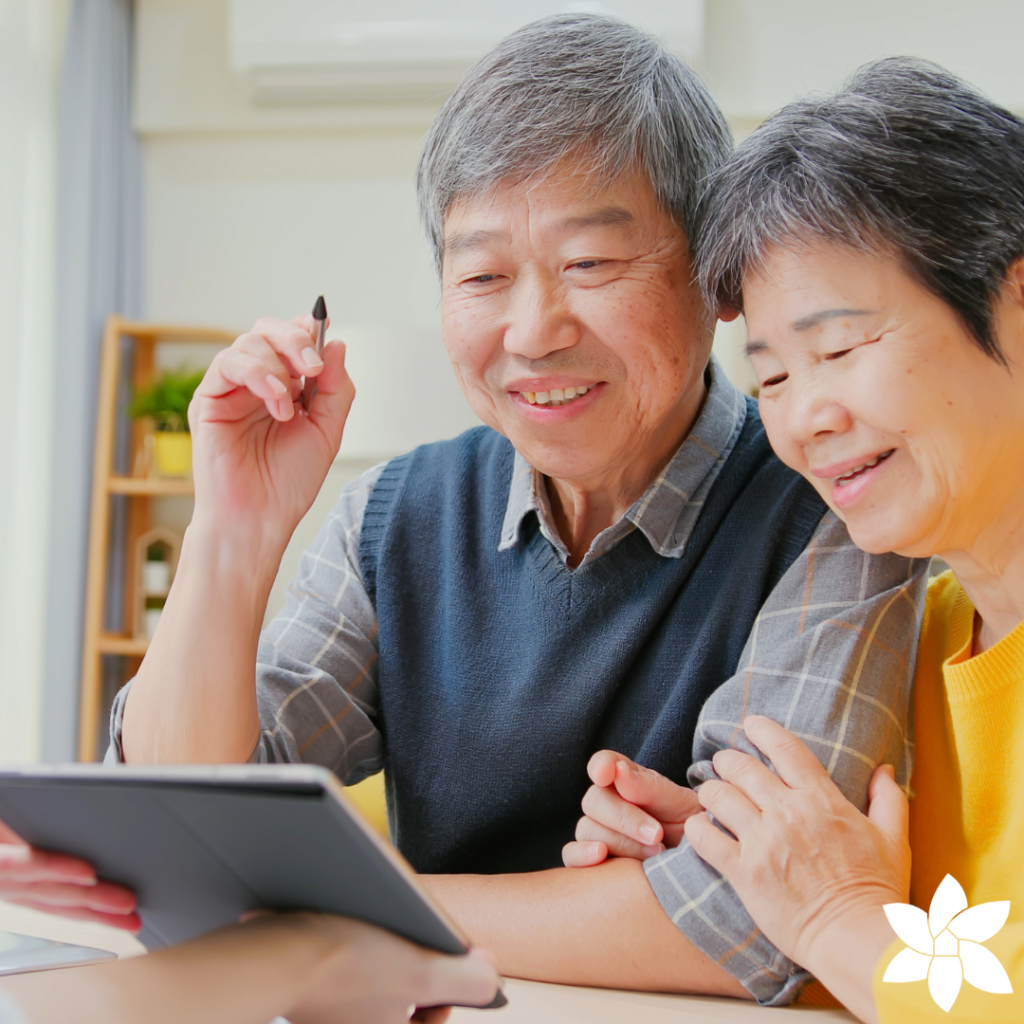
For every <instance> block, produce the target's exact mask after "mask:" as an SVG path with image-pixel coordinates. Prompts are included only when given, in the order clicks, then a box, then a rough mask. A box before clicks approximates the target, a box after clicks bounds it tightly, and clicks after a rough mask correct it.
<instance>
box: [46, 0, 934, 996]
mask: <svg viewBox="0 0 1024 1024" xmlns="http://www.w3.org/2000/svg"><path fill="white" fill-rule="evenodd" d="M729 148H730V137H729V132H728V128H727V126H726V124H725V121H724V119H723V118H722V116H721V114H720V113H719V111H718V110H717V109H716V108H715V106H714V104H713V102H712V101H711V99H710V98H709V96H708V94H707V92H706V90H705V89H704V87H703V85H702V84H701V83H700V81H699V80H698V79H697V77H696V76H695V75H694V73H693V71H692V70H691V69H689V68H688V67H686V65H685V64H683V63H682V62H681V61H680V60H679V59H678V58H676V57H674V56H672V55H671V54H670V53H668V52H666V51H665V49H664V48H663V47H662V46H661V45H660V44H659V43H658V42H657V41H656V40H654V39H651V38H650V37H648V36H645V35H644V34H643V33H641V32H639V31H637V30H636V29H634V28H632V27H630V26H627V25H624V24H622V23H621V22H617V21H614V20H612V19H608V18H601V17H592V16H586V15H569V16H562V17H557V18H553V19H548V20H544V21H540V22H537V23H535V24H532V25H528V26H526V27H525V28H523V29H522V30H520V31H518V32H516V33H514V34H513V35H511V36H510V37H508V38H507V39H506V40H504V41H503V42H502V43H500V44H499V45H498V46H497V47H496V48H495V49H494V51H492V52H491V53H490V54H488V55H486V56H485V57H484V58H482V59H481V61H480V62H479V63H478V64H477V65H476V66H475V67H474V68H472V69H471V70H470V71H469V72H468V74H467V75H466V78H465V79H464V81H463V82H462V83H461V84H460V86H459V87H458V88H457V89H456V90H455V92H454V93H453V95H452V96H451V97H450V98H449V100H448V101H447V102H446V103H445V105H444V107H443V109H442V110H441V111H440V113H439V115H438V117H437V119H436V121H435V123H434V125H433V127H432V128H431V130H430V133H429V135H428V138H427V141H426V145H425V148H424V152H423V157H422V159H421V162H420V168H419V174H418V184H419V195H420V205H421V211H422V214H423V219H424V222H425V224H426V226H427V229H428V234H429V237H430V239H431V241H432V244H433V246H434V251H435V255H436V259H437V266H438V268H439V271H440V279H441V302H440V307H441V324H442V334H443V338H444V343H445V346H446V349H447V353H448V356H449V358H450V360H451V363H452V366H453V368H454V371H455V374H456V377H457V378H458V381H459V384H460V386H461V388H462V390H463V393H464V394H465V397H466V399H467V401H468V402H469V403H470V405H471V406H472V408H473V410H474V411H475V412H476V413H477V414H478V415H479V417H480V419H481V420H483V422H484V423H485V424H486V426H482V427H479V428H477V429H476V430H472V431H469V432H468V433H466V434H464V435H463V436H461V437H459V438H456V439H454V440H452V441H449V442H443V443H439V444H432V445H426V446H424V447H422V448H420V449H418V450H416V451H415V452H411V453H408V454H406V455H401V456H399V457H398V458H395V459H393V460H391V461H389V462H388V463H386V464H385V465H383V466H379V467H376V468H375V469H373V470H372V471H370V472H369V473H367V474H365V475H364V476H363V477H361V478H360V479H359V480H357V481H356V482H354V483H353V484H352V485H351V486H349V487H347V488H346V489H345V491H344V492H343V494H342V495H341V498H340V501H339V503H338V505H337V507H336V508H335V510H334V512H333V513H332V515H331V517H330V519H329V520H328V522H327V523H326V524H325V526H324V528H323V530H322V531H321V533H320V535H319V536H318V538H317V539H316V541H315V542H314V543H313V545H312V547H311V548H310V549H309V551H308V552H307V554H306V556H305V557H304V560H303V562H302V564H301V567H300V571H299V578H298V580H297V581H296V583H295V584H294V585H293V586H292V588H291V590H290V596H289V601H288V605H287V607H286V609H285V610H284V612H283V613H282V615H281V616H279V617H278V618H277V620H276V621H275V622H274V623H273V624H271V626H270V627H269V629H268V630H267V631H266V632H265V634H264V635H263V637H262V639H261V638H260V627H261V624H262V620H263V615H264V610H265V606H266V601H267V595H268V591H269V587H270V584H271V582H272V580H273V579H274V576H275V574H276V572H277V569H278V563H279V561H280V557H281V554H282V552H283V551H284V548H285V546H286V544H287V543H288V540H289V537H290V536H291V534H292V531H293V530H294V528H295V526H296V524H297V523H298V521H299V519H300V518H301V516H302V515H303V513H304V512H305V510H306V509H307V508H308V507H309V505H310V503H311V501H312V500H313V498H314V496H315V495H316V493H317V491H318V490H319V488H320V486H321V483H322V481H323V479H324V475H325V474H326V472H327V469H328V467H329V465H330V462H331V460H332V459H333V458H334V455H335V453H336V452H337V448H338V444H339V441H340V438H341V433H342V427H343V424H344V420H345V416H346V413H347V411H348V407H349V404H350V402H351V401H352V394H353V388H352V384H351V382H350V381H349V379H348V377H347V376H346V374H345V370H344V366H343V361H342V347H341V346H340V344H337V343H335V344H332V345H330V346H328V348H327V349H326V351H325V353H324V356H323V360H322V361H321V359H320V357H319V356H317V354H316V352H315V350H314V349H313V348H312V347H311V345H312V338H311V335H310V327H311V325H310V323H309V319H308V318H305V319H300V320H298V321H296V322H294V323H284V322H281V321H271V320H264V321H260V322H259V323H258V324H257V325H256V327H255V328H254V329H253V331H251V332H248V333H246V334H244V335H242V336H241V337H240V338H239V339H238V340H237V341H236V342H235V343H234V344H233V345H232V346H231V347H230V348H229V349H227V350H226V351H225V352H223V353H222V354H221V355H220V356H219V357H218V358H217V360H216V361H215V362H214V364H213V366H212V367H211V368H210V371H209V373H208V374H207V376H206V378H205V380H204V382H203V384H202V386H201V387H200V389H199V390H198V392H197V394H196V400H195V402H194V403H193V406H192V409H191V410H190V418H191V425H192V437H193V445H194V452H195V461H194V476H195V491H196V499H195V514H194V517H193V520H192V523H191V525H190V526H189V529H188V532H187V534H186V536H185V541H184V545H183V548H182V554H181V560H180V562H179V565H178V570H177V575H176V578H175V582H174V587H173V589H172V592H171V594H170V596H169V598H168V601H167V606H166V608H165V610H164V613H163V615H162V617H161V620H160V628H159V630H158V632H157V635H156V637H155V638H154V640H153V643H152V645H151V647H150V648H149V652H148V654H147V655H146V659H145V662H144V663H143V665H142V668H141V670H140V672H139V674H138V676H137V678H136V679H135V681H134V683H133V684H132V685H131V687H130V689H128V690H126V691H123V692H122V693H121V695H120V696H119V698H118V700H117V702H116V705H115V710H114V716H113V734H112V755H111V756H112V757H115V758H116V757H118V756H120V757H123V758H124V759H125V760H128V761H143V760H161V759H162V760H178V761H181V760H193V761H206V762H211V761H213V762H215V761H245V760H246V759H248V758H250V757H254V758H257V759H261V760H274V761H309V762H315V763H319V764H323V765H326V766H328V767H330V768H331V769H332V770H334V771H335V772H336V773H337V774H338V775H339V776H340V777H341V778H343V779H344V780H346V781H357V780H359V779H360V778H362V777H364V776H366V775H368V774H371V773H373V772H376V771H379V770H380V769H381V768H382V767H384V768H385V769H386V777H387V788H388V802H389V812H390V817H391V824H392V834H393V837H394V839H395V842H396V844H397V845H398V847H399V849H400V850H401V851H402V852H403V853H404V854H405V855H406V857H407V858H408V859H409V861H410V862H411V863H412V864H413V866H414V867H415V868H416V869H417V870H419V871H421V872H423V873H424V874H425V877H424V884H425V885H427V886H428V887H429V888H430V889H431V890H432V891H433V893H434V894H435V895H436V896H437V897H438V899H439V900H440V901H441V902H442V903H443V904H444V905H445V906H446V908H447V909H448V910H449V912H450V913H451V914H452V915H453V917H455V919H456V920H458V921H460V923H462V924H463V926H464V927H465V929H466V931H467V932H468V933H469V934H470V935H472V936H473V937H474V938H475V939H476V940H477V941H479V942H481V943H482V944H484V945H486V946H487V947H488V948H489V949H491V950H493V951H494V952H495V954H496V955H497V957H498V962H499V967H500V968H501V969H502V970H503V971H504V972H506V973H510V974H516V975H519V976H525V977H530V978H539V979H545V980H552V981H562V982H575V983H582V984H597V985H612V986H621V987H631V988H651V989H659V990H665V989H675V990H683V991H700V992H716V993H732V994H737V995H744V994H747V993H748V992H749V993H751V994H753V995H756V996H757V997H758V998H761V999H764V1000H766V1001H770V1000H773V999H777V998H780V997H781V998H784V997H785V986H786V985H787V984H788V979H789V978H790V976H791V965H790V964H789V962H788V960H787V959H786V957H785V956H783V954H781V953H780V952H779V951H778V950H777V949H776V948H775V947H774V946H773V945H772V944H771V943H770V942H769V941H768V940H767V939H766V938H765V937H764V936H763V935H762V934H761V933H760V932H758V930H757V928H756V927H755V926H754V924H753V922H752V921H751V920H750V917H749V916H748V914H747V913H746V911H745V910H744V909H743V907H742V905H741V904H740V902H739V901H738V900H737V898H736V895H735V893H733V892H732V891H731V890H729V889H728V887H727V886H723V885H722V884H721V878H720V877H719V876H718V875H717V874H716V873H715V872H714V871H713V870H712V869H711V868H709V867H708V866H707V864H705V863H704V862H703V861H702V860H701V859H700V858H699V857H697V856H696V855H695V854H693V853H692V851H690V853H689V855H688V856H681V857H675V858H672V859H671V861H670V862H668V863H666V864H665V865H664V866H663V868H661V869H660V870H659V871H657V872H656V873H654V874H651V875H648V874H647V873H645V871H644V870H643V868H642V867H641V866H640V865H639V864H637V863H636V862H634V861H627V860H618V861H615V862H613V863H609V864H608V865H605V866H603V867H601V868H599V869H597V870H595V871H593V872H572V871H568V870H567V869H565V868H563V867H561V864H560V852H561V848H562V846H563V844H564V843H565V842H566V841H568V840H569V839H571V838H572V834H573V828H574V827H575V824H576V819H577V817H578V815H579V802H580V799H581V798H582V796H583V794H584V792H585V791H586V788H587V776H586V764H587V761H588V759H589V758H590V756H591V755H592V754H593V753H594V751H596V750H599V749H601V748H602V747H607V746H611V745H616V746H619V747H620V748H621V749H623V750H624V751H625V752H626V753H628V754H629V755H630V756H633V757H640V758H644V759H647V760H649V762H650V763H651V764H652V765H653V766H654V767H656V768H658V769H659V770H660V771H661V772H663V773H664V774H665V775H666V776H668V777H669V778H673V779H676V780H678V781H682V780H683V779H685V778H686V773H687V770H688V769H690V767H691V765H692V764H693V763H694V762H698V763H699V766H698V768H697V769H696V770H697V771H704V772H707V771H709V770H710V761H709V759H710V757H711V755H712V754H713V753H714V752H715V751H716V750H717V749H719V748H720V747H722V746H725V745H728V742H729V737H730V736H731V735H732V734H733V732H734V731H735V730H736V729H738V728H739V727H740V722H741V720H742V715H743V712H744V710H745V709H747V710H749V709H754V708H756V709H760V710H761V711H763V712H764V713H766V714H768V713H770V714H777V715H782V714H786V715H788V716H789V719H788V720H789V721H791V722H792V723H793V724H794V725H795V726H796V727H797V728H799V729H800V731H801V733H802V734H804V735H806V736H808V737H810V738H813V740H814V741H815V742H816V743H817V744H819V746H820V749H821V750H823V751H825V750H827V751H830V752H831V756H830V764H829V767H830V770H831V772H832V774H833V776H834V777H835V779H836V782H837V784H838V785H839V786H840V787H841V789H842V791H843V792H844V793H845V794H846V795H847V796H848V797H849V798H850V799H852V800H855V801H858V802H860V801H863V800H864V799H866V795H867V786H868V780H869V778H870V775H871V771H872V769H873V768H874V766H875V765H877V764H879V763H880V762H882V761H891V762H892V763H894V764H896V765H897V768H898V771H899V772H900V773H901V778H903V779H904V780H905V777H906V772H907V769H908V765H907V761H906V758H905V756H904V753H905V737H904V733H903V729H904V724H905V721H906V712H907V706H908V699H909V698H908V693H909V670H908V662H909V659H910V655H911V654H912V652H913V646H914V643H915V641H916V619H917V616H916V607H915V603H916V600H917V594H918V592H919V591H921V592H923V582H922V585H921V586H920V587H919V581H922V576H921V575H919V574H923V564H922V563H916V562H914V561H913V560H911V559H907V558H903V557H900V556H895V555H885V556H869V555H865V554H864V553H863V552H862V551H860V550H858V549H857V548H856V547H855V546H854V545H853V543H852V542H851V541H850V539H849V536H848V534H847V532H846V530H845V528H844V527H843V525H842V523H841V522H840V521H839V520H838V519H837V518H836V517H835V516H834V515H832V514H831V513H828V511H827V509H826V506H825V504H824V502H823V501H822V500H821V498H820V497H819V496H818V495H817V494H816V493H815V491H814V489H813V488H811V487H810V486H808V484H807V483H806V482H805V481H803V480H802V479H801V478H800V477H799V476H798V475H797V474H795V473H793V472H792V471H791V470H789V469H787V468H786V467H785V466H783V465H782V464H781V463H780V462H779V461H778V459H777V458H776V457H775V456H774V455H773V454H772V453H771V450H770V447H769V445H768V442H767V440H766V438H765V436H764V431H763V429H762V427H761V424H760V421H759V419H758V416H757V412H756V408H755V406H754V403H753V402H751V401H748V400H747V399H745V398H744V396H743V395H741V394H740V393H739V392H738V391H737V390H736V388H734V387H733V386H732V385H731V384H730V383H729V382H728V381H727V380H726V379H725V378H724V377H723V375H722V374H721V373H720V372H719V371H718V369H717V368H716V366H715V364H714V363H713V362H711V361H710V350H711V341H712V328H713V325H714V322H715V316H714V311H713V310H711V309H709V308H708V306H707V305H706V304H705V303H704V301H703V300H702V296H701V292H700V290H699V288H698V287H696V286H695V284H694V281H693V260H694V256H695V253H696V252H697V246H696V245H695V243H694V241H693V239H695V238H698V237H699V234H700V227H701V211H700V205H699V200H700V196H701V194H702V191H703V188H704V182H705V180H706V179H707V177H708V176H709V175H710V174H711V173H712V172H714V171H715V170H716V169H717V168H718V166H719V165H720V164H721V163H722V162H723V161H724V159H725V158H726V156H727V154H728V151H729ZM382 272H386V268H382ZM400 287H401V283H400V282H398V283H397V287H396V290H399V295H398V301H401V300H400ZM341 292H342V294H344V288H342V289H341ZM395 372H396V373H397V372H401V368H400V367H396V370H395ZM306 374H308V375H310V376H317V379H318V382H319V384H318V388H319V390H318V395H317V398H316V400H315V401H314V403H313V406H312V408H311V410H310V412H309V415H306V414H305V412H304V411H303V410H302V409H301V407H300V406H299V405H297V403H296V399H297V396H298V394H299V389H300V386H301V378H302V377H303V375H306ZM705 704H706V706H707V708H709V709H710V711H709V712H708V714H707V715H706V719H705V721H706V723H707V726H706V728H705V730H704V733H703V735H702V736H701V737H700V740H699V742H697V743H696V744H695V743H694V739H695V733H694V730H695V725H696V721H697V716H698V714H699V712H700V709H701V707H702V706H705ZM851 707H855V708H856V715H855V716H854V715H851V714H850V709H851ZM711 723H713V724H711ZM652 842H656V841H654V840H652ZM63 891H64V893H65V895H67V889H66V888H65V889H64V890H63ZM68 898H70V899H73V895H71V896H68Z"/></svg>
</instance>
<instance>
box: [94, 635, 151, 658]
mask: <svg viewBox="0 0 1024 1024" xmlns="http://www.w3.org/2000/svg"><path fill="white" fill-rule="evenodd" d="M96 646H97V649H98V650H99V652H100V654H128V655H135V656H137V657H140V658H141V657H142V655H144V654H145V653H146V648H147V647H149V641H148V640H147V639H146V638H145V637H141V638H139V637H134V636H118V635H117V634H116V633H100V638H99V643H98V644H97V645H96Z"/></svg>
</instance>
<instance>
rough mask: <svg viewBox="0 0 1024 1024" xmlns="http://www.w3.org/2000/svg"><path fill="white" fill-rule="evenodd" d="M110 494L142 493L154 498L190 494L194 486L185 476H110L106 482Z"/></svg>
mask: <svg viewBox="0 0 1024 1024" xmlns="http://www.w3.org/2000/svg"><path fill="white" fill-rule="evenodd" d="M107 489H108V490H109V491H110V493H111V494H144V495H148V496H150V497H155V498H165V497H176V496H181V495H185V496H188V495H192V494H194V493H195V486H194V485H193V483H192V481H191V480H190V479H187V478H182V479H179V478H177V477H154V478H153V479H149V478H148V477H138V476H112V477H111V478H110V480H109V481H108V483H107Z"/></svg>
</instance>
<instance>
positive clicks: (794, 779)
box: [743, 715, 831, 789]
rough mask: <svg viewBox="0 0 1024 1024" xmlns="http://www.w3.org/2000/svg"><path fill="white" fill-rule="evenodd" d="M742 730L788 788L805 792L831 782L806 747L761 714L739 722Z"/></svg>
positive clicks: (787, 731) (799, 740)
mask: <svg viewBox="0 0 1024 1024" xmlns="http://www.w3.org/2000/svg"><path fill="white" fill-rule="evenodd" d="M743 731H744V732H745V733H746V734H747V739H748V740H750V742H751V743H753V744H754V746H755V747H757V749H758V750H760V751H761V753H762V754H764V756H765V757H767V758H768V760H769V761H771V763H772V764H773V765H774V766H775V770H776V772H778V774H779V778H780V779H782V781H783V782H785V783H786V785H787V786H789V787H790V788H791V789H806V788H810V787H814V786H819V785H820V784H821V783H822V782H830V781H831V779H830V778H829V774H828V772H826V771H825V769H824V768H823V767H822V764H821V762H820V761H819V760H818V759H817V758H816V757H815V756H814V754H813V753H812V752H811V750H810V748H809V747H808V746H807V744H806V743H804V742H803V740H801V739H799V738H798V737H796V736H794V735H793V734H792V733H791V732H790V731H789V730H788V729H785V728H783V727H782V726H781V725H779V724H778V722H773V721H772V720H771V719H770V718H764V717H763V716H761V715H749V716H748V717H747V718H746V720H745V721H744V722H743Z"/></svg>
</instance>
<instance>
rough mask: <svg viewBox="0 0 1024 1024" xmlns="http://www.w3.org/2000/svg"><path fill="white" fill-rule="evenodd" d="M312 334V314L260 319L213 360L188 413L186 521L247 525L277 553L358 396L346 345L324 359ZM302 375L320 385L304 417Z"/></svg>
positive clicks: (329, 349) (333, 345)
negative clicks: (190, 508)
mask: <svg viewBox="0 0 1024 1024" xmlns="http://www.w3.org/2000/svg"><path fill="white" fill-rule="evenodd" d="M314 330H315V325H314V322H313V318H312V317H311V316H300V317H296V318H295V319H294V320H292V321H285V320H274V319H270V318H265V319H262V320H259V321H257V322H256V324H255V326H254V327H253V329H252V330H251V331H248V332H246V333H245V334H243V335H241V336H240V337H238V338H237V339H236V340H235V341H234V343H233V344H232V345H231V346H230V347H229V348H227V349H224V350H223V351H222V352H219V353H218V354H217V356H216V357H215V359H214V360H213V363H212V364H211V365H210V368H209V370H208V371H207V372H206V375H205V376H204V377H203V381H202V383H201V384H200V385H199V387H198V388H197V389H196V393H195V397H194V398H193V400H192V404H191V406H190V407H189V426H190V428H191V431H192V439H193V476H194V478H195V488H196V506H195V514H194V517H193V522H196V523H199V524H204V525H214V526H215V527H219V528H223V527H228V528H230V529H232V530H233V531H237V530H239V529H246V528H250V529H253V530H255V532H256V534H257V537H258V538H259V539H262V540H264V541H266V542H267V543H268V544H270V545H272V546H278V547H280V548H281V549H282V550H283V547H284V545H285V544H287V542H288V539H289V538H290V537H291V534H292V531H293V530H294V529H295V527H296V525H297V524H298V522H299V520H300V519H301V518H302V516H303V515H304V514H305V513H306V511H307V510H308V508H309V506H310V505H311V504H312V503H313V500H314V498H315V497H316V495H317V492H318V491H319V489H320V486H321V484H322V483H323V480H324V477H325V476H326V475H327V470H328V469H329V468H330V465H331V462H332V461H333V459H334V457H335V455H336V454H337V452H338V446H339V445H340V444H341V435H342V430H343V428H344V426H345V420H346V418H347V416H348V412H349V408H350V407H351V405H352V399H353V398H354V396H355V388H354V387H353V385H352V381H351V380H350V379H349V376H348V374H347V373H346V372H345V346H344V345H342V344H341V342H337V341H335V342H330V343H329V344H328V345H326V346H325V348H324V351H323V356H322V358H321V356H319V355H317V352H316V348H315V340H316V338H315V334H314ZM304 376H311V377H316V378H317V395H316V398H315V399H314V401H313V405H312V408H311V409H310V412H309V415H308V416H307V415H306V414H305V413H303V412H302V410H301V405H300V404H299V400H300V398H301V392H302V378H303V377H304ZM254 539H256V538H254Z"/></svg>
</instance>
